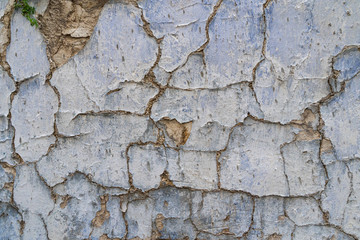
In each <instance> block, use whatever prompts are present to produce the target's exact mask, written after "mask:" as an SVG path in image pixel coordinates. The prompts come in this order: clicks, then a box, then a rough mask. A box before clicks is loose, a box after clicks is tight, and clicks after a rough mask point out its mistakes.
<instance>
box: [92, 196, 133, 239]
mask: <svg viewBox="0 0 360 240" xmlns="http://www.w3.org/2000/svg"><path fill="white" fill-rule="evenodd" d="M106 209H107V211H109V213H110V217H109V219H107V220H105V221H104V223H103V225H102V226H101V227H98V228H94V231H93V232H92V234H91V237H92V239H94V238H95V239H99V238H100V237H101V235H103V234H107V236H108V237H109V238H123V237H124V236H125V232H126V227H125V221H124V218H123V215H122V212H121V209H120V199H119V197H112V196H110V197H109V200H108V201H107V203H106ZM100 239H101V238H100Z"/></svg>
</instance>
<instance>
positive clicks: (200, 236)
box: [196, 232, 239, 240]
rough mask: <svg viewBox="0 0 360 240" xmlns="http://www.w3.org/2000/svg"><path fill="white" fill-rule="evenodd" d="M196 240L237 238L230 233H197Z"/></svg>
mask: <svg viewBox="0 0 360 240" xmlns="http://www.w3.org/2000/svg"><path fill="white" fill-rule="evenodd" d="M196 239H198V240H237V239H239V238H237V237H235V236H231V235H225V234H224V235H212V234H210V233H203V232H201V233H199V234H198V236H197V238H196Z"/></svg>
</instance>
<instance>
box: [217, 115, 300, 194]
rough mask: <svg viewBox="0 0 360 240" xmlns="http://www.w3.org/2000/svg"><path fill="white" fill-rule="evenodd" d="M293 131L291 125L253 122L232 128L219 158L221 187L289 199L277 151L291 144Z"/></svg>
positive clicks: (248, 120)
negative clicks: (225, 146)
mask: <svg viewBox="0 0 360 240" xmlns="http://www.w3.org/2000/svg"><path fill="white" fill-rule="evenodd" d="M294 131H295V130H294V129H293V128H292V127H290V126H281V125H277V124H272V123H263V122H259V121H254V120H252V119H246V120H245V122H244V124H243V125H240V126H237V127H235V128H234V130H233V132H232V134H231V136H230V140H229V144H228V147H227V149H226V150H225V151H224V152H222V154H221V156H220V159H219V161H220V164H221V169H220V183H221V187H222V188H225V189H229V190H241V191H246V192H249V193H251V194H255V195H258V196H266V195H280V196H289V194H290V193H289V186H288V182H287V179H286V176H285V174H284V159H283V157H282V156H281V151H280V150H281V146H282V145H283V144H285V143H288V142H290V141H292V139H293V137H294ZM254 143H256V144H254Z"/></svg>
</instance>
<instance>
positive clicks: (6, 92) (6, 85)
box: [0, 3, 15, 131]
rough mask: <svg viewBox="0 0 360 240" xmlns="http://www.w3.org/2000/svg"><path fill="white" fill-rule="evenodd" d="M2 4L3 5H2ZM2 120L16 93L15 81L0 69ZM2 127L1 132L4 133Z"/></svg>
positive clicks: (0, 114)
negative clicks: (11, 98) (12, 96)
mask: <svg viewBox="0 0 360 240" xmlns="http://www.w3.org/2000/svg"><path fill="white" fill-rule="evenodd" d="M0 4H1V3H0ZM0 89H1V94H0V118H1V117H2V116H7V115H8V114H9V110H10V95H11V93H12V92H14V91H15V84H14V82H13V80H12V79H11V78H10V77H9V75H8V74H7V72H5V71H4V70H3V68H2V67H0ZM2 130H4V129H2V127H1V126H0V131H2Z"/></svg>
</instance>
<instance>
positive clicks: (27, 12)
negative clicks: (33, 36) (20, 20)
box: [15, 0, 39, 27]
mask: <svg viewBox="0 0 360 240" xmlns="http://www.w3.org/2000/svg"><path fill="white" fill-rule="evenodd" d="M15 9H16V10H17V9H21V13H22V15H23V16H24V17H26V19H27V20H29V22H30V24H31V26H35V27H39V24H38V21H37V20H36V18H35V17H34V16H33V15H34V14H35V8H34V7H32V6H30V5H29V0H16V3H15Z"/></svg>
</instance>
